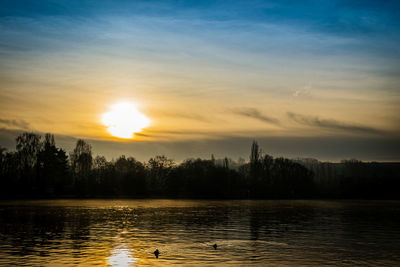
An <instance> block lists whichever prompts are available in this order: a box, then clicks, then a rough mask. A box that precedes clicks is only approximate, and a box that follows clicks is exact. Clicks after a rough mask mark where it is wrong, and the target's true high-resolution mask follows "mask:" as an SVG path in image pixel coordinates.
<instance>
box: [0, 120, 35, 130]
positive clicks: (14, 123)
mask: <svg viewBox="0 0 400 267" xmlns="http://www.w3.org/2000/svg"><path fill="white" fill-rule="evenodd" d="M0 124H1V125H3V126H6V127H10V128H16V129H22V130H28V129H29V128H30V125H29V123H28V122H26V121H24V120H4V119H0Z"/></svg>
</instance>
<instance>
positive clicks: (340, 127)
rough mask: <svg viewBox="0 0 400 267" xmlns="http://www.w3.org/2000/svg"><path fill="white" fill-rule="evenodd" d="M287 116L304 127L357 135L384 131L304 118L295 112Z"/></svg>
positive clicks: (339, 122) (312, 117)
mask: <svg viewBox="0 0 400 267" xmlns="http://www.w3.org/2000/svg"><path fill="white" fill-rule="evenodd" d="M287 115H288V116H289V118H290V119H292V120H293V121H295V122H297V123H299V124H302V125H308V126H313V127H320V128H326V129H331V130H339V131H346V132H355V133H366V134H381V133H382V131H380V130H378V129H375V128H372V127H369V126H364V125H358V124H350V123H346V122H341V121H337V120H332V119H320V118H318V117H314V116H304V115H301V114H297V113H293V112H288V113H287Z"/></svg>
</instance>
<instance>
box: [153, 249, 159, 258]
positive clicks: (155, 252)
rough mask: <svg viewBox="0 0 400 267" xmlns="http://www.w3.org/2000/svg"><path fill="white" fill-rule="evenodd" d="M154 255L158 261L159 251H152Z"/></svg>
mask: <svg viewBox="0 0 400 267" xmlns="http://www.w3.org/2000/svg"><path fill="white" fill-rule="evenodd" d="M154 255H156V258H157V259H158V255H160V251H158V249H156V250H155V251H154Z"/></svg>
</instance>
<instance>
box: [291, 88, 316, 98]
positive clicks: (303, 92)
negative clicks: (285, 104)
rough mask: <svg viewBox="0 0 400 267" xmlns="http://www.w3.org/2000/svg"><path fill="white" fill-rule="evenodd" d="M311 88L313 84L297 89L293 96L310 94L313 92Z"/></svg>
mask: <svg viewBox="0 0 400 267" xmlns="http://www.w3.org/2000/svg"><path fill="white" fill-rule="evenodd" d="M311 89H312V86H311V85H305V86H304V87H302V88H300V89H297V90H296V91H295V92H294V93H293V96H294V97H298V96H309V95H310V94H311Z"/></svg>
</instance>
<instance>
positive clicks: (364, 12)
mask: <svg viewBox="0 0 400 267" xmlns="http://www.w3.org/2000/svg"><path fill="white" fill-rule="evenodd" d="M399 44H400V4H399V2H398V1H340V0H330V1H325V0H318V1H289V0H286V1H278V0H277V1H127V0H121V1H111V0H110V1H72V0H65V1H61V0H59V1H56V0H52V1H51V0H41V1H16V0H11V1H8V0H2V1H1V6H0V145H1V146H3V147H7V148H9V149H13V147H14V146H15V142H14V139H15V137H16V135H17V134H18V133H19V132H21V131H34V132H37V133H46V132H51V133H54V134H55V135H56V142H57V144H58V145H60V146H62V147H64V148H66V149H67V151H70V150H71V149H72V148H73V145H74V142H75V141H76V138H84V139H86V140H87V141H88V142H89V143H90V144H92V146H93V150H94V153H95V154H102V155H105V156H107V158H109V159H111V158H115V157H117V156H119V155H121V154H125V155H131V156H135V157H136V158H138V159H140V160H147V159H148V158H149V157H151V156H154V155H157V154H165V155H167V156H169V157H171V158H173V159H175V160H178V161H179V160H182V159H184V158H187V157H209V156H210V155H211V153H214V154H215V155H216V156H217V157H223V156H229V157H232V158H233V159H236V158H237V157H239V156H241V157H243V158H245V159H247V158H248V154H249V150H250V144H251V142H252V140H258V141H259V143H260V145H261V147H262V148H263V151H264V152H266V153H269V154H271V155H273V156H285V157H292V158H293V157H314V158H318V159H321V160H332V161H336V160H340V159H345V158H359V159H363V160H378V161H393V160H400V105H399V104H400V45H399ZM121 102H124V103H132V104H134V105H135V106H136V108H137V110H138V111H140V112H141V113H142V114H144V115H145V116H146V117H147V118H148V119H149V124H148V125H147V124H146V125H147V126H146V127H144V128H143V130H142V131H141V132H139V133H136V134H135V135H134V137H133V138H132V139H119V138H116V137H113V136H112V135H111V134H110V133H109V131H107V127H106V126H105V125H104V124H103V123H102V116H103V114H104V113H105V112H107V111H108V110H109V109H110V108H111V107H112V105H115V104H118V103H121Z"/></svg>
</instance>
